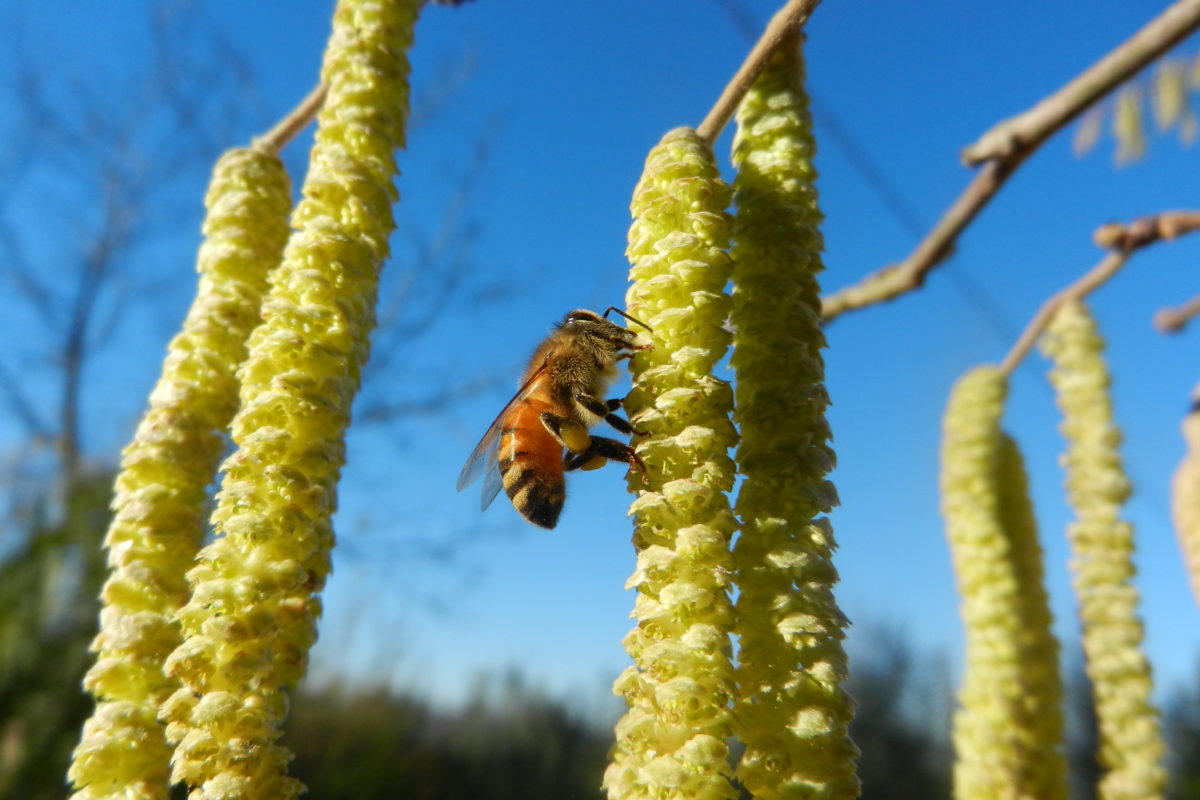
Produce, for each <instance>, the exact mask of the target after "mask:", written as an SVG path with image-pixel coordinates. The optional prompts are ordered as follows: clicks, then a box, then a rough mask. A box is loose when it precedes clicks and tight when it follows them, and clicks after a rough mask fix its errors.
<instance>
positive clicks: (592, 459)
mask: <svg viewBox="0 0 1200 800" xmlns="http://www.w3.org/2000/svg"><path fill="white" fill-rule="evenodd" d="M607 463H608V459H607V458H605V457H604V456H596V455H592V454H591V453H589V452H587V451H586V450H585V451H584V452H582V453H571V452H568V453H567V454H566V455H565V456H564V457H563V467H564V469H566V471H567V472H570V471H571V470H573V469H585V470H591V469H600V468H601V467H603V466H604V465H605V464H607Z"/></svg>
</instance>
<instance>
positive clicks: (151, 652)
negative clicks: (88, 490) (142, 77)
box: [69, 148, 292, 800]
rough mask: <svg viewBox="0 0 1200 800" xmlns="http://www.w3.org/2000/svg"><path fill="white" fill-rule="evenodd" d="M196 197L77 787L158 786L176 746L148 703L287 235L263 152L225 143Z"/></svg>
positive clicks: (83, 799) (276, 179)
mask: <svg viewBox="0 0 1200 800" xmlns="http://www.w3.org/2000/svg"><path fill="white" fill-rule="evenodd" d="M205 204H206V206H207V207H208V215H207V217H206V219H205V221H204V236H205V239H204V242H203V244H201V246H200V252H199V256H198V258H197V268H198V269H199V272H200V284H199V288H198V289H197V291H196V299H195V301H194V302H193V303H192V307H191V310H190V311H189V312H188V315H187V318H186V319H185V320H184V323H183V330H182V332H180V333H179V335H177V336H176V337H175V338H174V340H172V342H171V344H170V346H169V348H168V350H167V357H166V360H165V362H164V363H163V367H162V375H161V377H160V378H159V380H158V384H157V385H156V386H155V388H154V391H153V392H152V393H151V395H150V408H149V410H148V411H147V412H146V414H145V416H144V417H143V418H142V421H141V423H140V424H139V425H138V428H137V433H136V434H135V435H134V439H133V441H132V442H131V443H130V444H129V446H128V447H127V448H125V453H124V456H123V458H122V461H121V472H120V474H119V475H118V477H117V481H116V498H115V500H114V502H113V508H114V510H115V512H116V513H115V515H114V518H113V521H112V524H111V526H110V527H109V530H108V536H107V538H106V539H105V544H106V546H107V547H108V550H109V563H110V566H111V568H112V573H111V575H110V576H109V578H108V581H107V582H106V583H105V585H104V590H103V594H102V597H103V603H104V605H103V608H102V610H101V612H100V633H99V635H98V636H97V637H96V639H95V641H94V642H93V644H92V649H93V650H95V651H96V653H97V661H96V664H95V666H93V667H92V669H91V670H89V671H88V674H87V677H86V678H85V680H84V685H85V686H86V688H87V689H88V691H89V692H91V693H92V694H93V695H94V696H95V697H96V700H97V704H96V710H95V713H94V714H93V715H92V716H91V718H90V719H88V721H87V722H86V723H85V724H84V728H83V737H82V740H81V741H80V743H79V746H78V747H77V748H76V750H75V757H74V763H73V764H72V766H71V769H70V773H69V777H70V780H71V782H72V783H73V784H74V786H75V788H76V789H77V793H76V794H75V798H76V800H95V799H97V798H117V797H119V798H125V800H133V799H134V798H147V799H149V798H164V797H166V796H167V787H168V777H169V764H168V761H169V760H170V757H171V748H170V747H169V746H168V745H167V741H166V738H165V736H164V730H163V726H162V724H161V723H160V722H159V721H158V719H157V713H158V706H159V704H160V703H161V702H162V701H163V700H165V699H166V698H167V697H168V696H169V695H170V694H171V692H172V691H174V690H175V689H176V688H178V684H177V683H176V681H174V680H172V679H170V678H167V677H166V676H165V675H164V674H163V661H164V660H165V659H166V657H167V656H168V655H170V653H171V651H173V650H174V649H175V647H177V646H178V645H179V643H180V641H181V636H180V632H179V625H178V623H177V622H176V620H175V612H176V610H177V609H178V608H179V607H180V606H181V605H183V603H184V602H185V601H186V600H187V595H188V588H187V582H186V581H185V579H184V573H185V572H186V571H187V570H188V568H189V567H190V566H191V565H192V562H193V560H194V559H195V557H196V551H197V550H199V549H200V543H201V541H202V540H203V537H204V514H205V511H206V508H205V504H206V498H207V492H206V489H207V487H208V485H209V484H210V483H212V481H213V478H214V477H215V475H216V472H217V465H218V463H219V462H220V459H221V453H222V451H223V449H224V446H225V438H224V431H225V429H226V427H227V426H228V425H229V421H230V419H232V418H233V414H234V411H236V409H237V403H238V383H237V376H236V374H235V373H236V369H237V366H238V364H240V363H241V362H242V361H243V360H245V357H246V337H247V336H249V334H250V331H251V330H252V329H253V328H254V326H255V325H257V324H258V321H259V311H260V307H261V305H262V298H263V294H264V293H265V291H266V288H267V273H268V271H269V270H271V269H273V268H274V267H275V266H277V265H278V264H279V259H280V256H281V255H282V253H283V247H284V244H285V243H286V242H287V237H288V213H289V212H290V211H291V206H292V203H291V196H290V187H289V182H288V177H287V173H286V172H285V171H284V168H283V164H282V163H281V162H280V161H279V158H278V157H277V156H276V155H274V154H272V153H266V152H261V151H259V150H257V149H254V148H244V149H237V150H231V151H229V152H228V153H226V154H225V155H223V156H222V157H221V159H220V160H219V161H218V162H217V165H216V167H215V168H214V170H213V177H212V182H211V184H210V186H209V190H208V196H207V198H206V201H205Z"/></svg>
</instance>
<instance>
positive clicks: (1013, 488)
mask: <svg viewBox="0 0 1200 800" xmlns="http://www.w3.org/2000/svg"><path fill="white" fill-rule="evenodd" d="M1006 393H1007V381H1006V378H1005V376H1004V374H1003V373H1002V372H1001V371H1000V370H998V369H996V368H994V367H990V366H989V367H979V368H976V369H974V370H972V371H971V372H968V373H967V374H966V375H965V376H963V378H961V379H960V380H959V381H958V383H957V384H956V385H955V386H954V389H953V391H952V392H951V395H950V401H949V403H948V404H947V407H946V415H945V418H944V420H943V441H942V473H941V490H942V514H943V516H944V517H945V520H946V535H947V538H948V540H949V543H950V550H951V553H952V555H953V558H954V569H955V573H956V575H957V582H958V588H959V593H960V595H961V596H962V606H961V611H962V617H963V623H964V627H965V629H966V631H965V638H966V658H965V669H964V673H963V682H962V686H961V688H960V690H959V708H958V710H957V711H956V712H955V715H954V749H955V764H954V796H955V798H957V800H996V799H997V798H1013V799H1014V800H1016V799H1024V798H1028V800H1044V799H1046V798H1049V799H1050V800H1053V799H1054V798H1064V797H1066V790H1067V787H1066V769H1065V764H1064V761H1063V756H1062V750H1061V747H1062V741H1061V740H1062V711H1061V698H1062V689H1061V684H1060V683H1059V678H1058V658H1057V655H1058V647H1057V644H1056V642H1055V641H1054V638H1053V635H1052V634H1051V630H1050V626H1051V622H1052V620H1051V616H1050V610H1049V606H1048V603H1047V598H1046V591H1045V588H1044V586H1043V585H1042V584H1043V580H1042V578H1043V576H1042V568H1041V564H1040V562H1041V548H1040V546H1039V545H1038V542H1037V529H1036V525H1035V522H1034V518H1033V509H1032V506H1031V504H1030V502H1029V496H1028V486H1027V481H1026V479H1025V473H1024V467H1023V464H1022V460H1021V455H1020V452H1019V451H1018V450H1017V448H1016V445H1015V443H1014V442H1012V440H1011V439H1009V438H1008V437H1007V436H1006V435H1005V434H1004V433H1003V432H1002V431H1001V429H1000V417H1001V415H1002V413H1003V410H1004V398H1005V395H1006Z"/></svg>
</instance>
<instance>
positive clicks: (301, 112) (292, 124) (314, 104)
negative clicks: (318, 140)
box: [255, 81, 329, 153]
mask: <svg viewBox="0 0 1200 800" xmlns="http://www.w3.org/2000/svg"><path fill="white" fill-rule="evenodd" d="M328 92H329V84H327V83H325V82H324V81H322V82H321V83H318V84H317V85H316V88H314V89H313V90H312V91H311V92H309V93H308V95H307V96H306V97H305V98H304V99H303V100H301V101H300V102H299V104H297V105H296V107H295V108H293V109H292V110H291V111H290V112H288V115H287V116H286V117H284V118H283V119H281V120H280V121H279V122H277V123H275V126H274V127H273V128H271V130H269V131H267V132H266V133H264V134H263V135H262V136H261V137H259V138H258V139H256V140H255V144H256V145H257V146H259V147H265V148H267V149H268V150H271V151H273V152H276V153H278V152H279V151H280V150H282V149H283V148H284V147H285V146H286V145H287V143H288V142H290V141H291V140H292V139H294V138H296V135H297V134H299V133H300V131H302V130H304V128H305V127H306V126H307V125H308V123H310V122H312V120H313V117H315V116H316V115H317V112H318V111H320V110H321V105H322V104H323V103H324V102H325V95H326V94H328Z"/></svg>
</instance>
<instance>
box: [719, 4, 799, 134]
mask: <svg viewBox="0 0 1200 800" xmlns="http://www.w3.org/2000/svg"><path fill="white" fill-rule="evenodd" d="M820 2H821V0H788V2H787V4H786V5H785V6H784V7H783V8H781V9H779V11H777V12H775V16H773V17H771V21H770V22H768V23H767V27H766V29H765V30H764V31H763V34H762V36H760V37H759V38H758V41H757V42H756V43H755V44H754V47H752V48H750V53H749V54H748V55H747V56H746V60H745V61H743V62H742V66H741V67H739V68H738V71H737V72H736V73H734V76H733V78H732V79H731V80H730V81H729V84H728V85H727V86H726V87H725V90H724V91H722V92H721V96H720V97H719V98H717V102H716V104H715V105H713V107H712V110H711V111H709V112H708V116H706V117H705V118H704V121H703V122H701V123H700V124H699V125H698V126H696V134H697V135H698V136H699V137H700V138H701V139H703V140H704V141H706V142H708V144H709V146H710V147H711V146H712V144H713V143H714V142H715V141H716V140H717V137H718V136H720V135H721V131H722V130H723V129H724V128H725V125H726V123H728V122H729V119H730V117H732V116H733V113H734V111H736V110H737V107H738V104H739V103H741V102H742V98H743V97H745V96H746V92H748V91H750V87H751V85H753V84H754V80H755V78H757V77H758V75H759V73H760V72H762V71H763V68H764V67H766V65H767V61H768V60H770V58H771V56H772V54H774V53H775V51H776V50H778V49H779V48H780V47H781V46H783V45H784V44H785V43H786V42H787V41H788V40H789V39H790V38H791V36H792V34H794V33H795V32H796V31H798V30H800V28H801V26H802V25H804V23H805V22H807V21H808V17H809V15H810V14H812V12H813V9H815V8H816V7H817V4H818V3H820Z"/></svg>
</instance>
